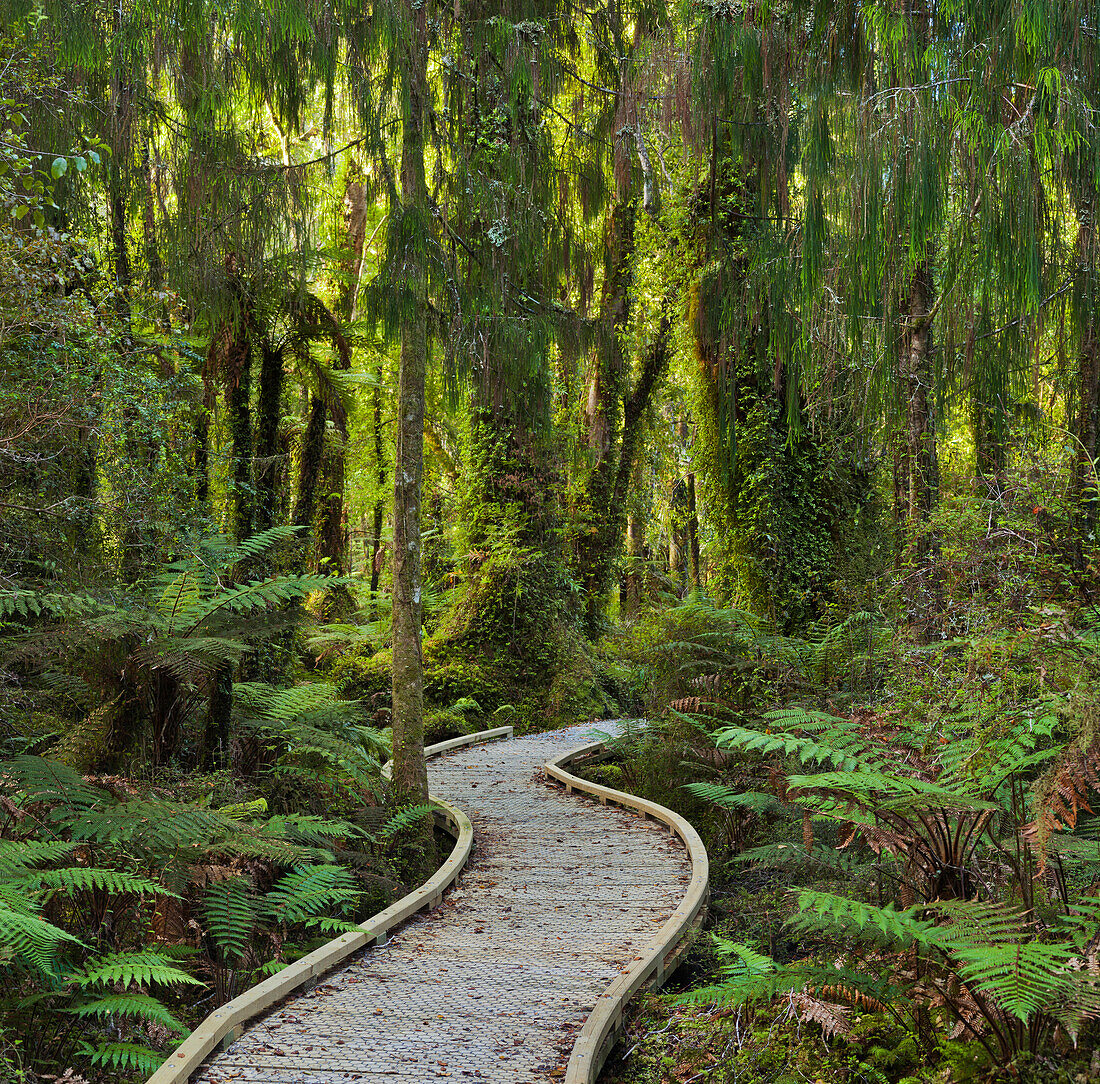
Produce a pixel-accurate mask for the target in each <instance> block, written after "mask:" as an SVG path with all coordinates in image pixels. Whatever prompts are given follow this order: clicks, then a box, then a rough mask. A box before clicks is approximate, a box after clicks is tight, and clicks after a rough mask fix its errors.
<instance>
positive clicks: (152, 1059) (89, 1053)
mask: <svg viewBox="0 0 1100 1084" xmlns="http://www.w3.org/2000/svg"><path fill="white" fill-rule="evenodd" d="M80 1053H81V1055H82V1056H83V1057H85V1058H87V1059H88V1063H89V1064H90V1065H92V1066H94V1067H95V1068H97V1069H112V1070H114V1071H116V1072H127V1073H140V1074H141V1075H142V1076H152V1074H153V1073H155V1072H156V1071H157V1070H158V1069H159V1068H160V1067H161V1066H162V1065H163V1064H164V1062H165V1060H166V1059H167V1055H165V1054H158V1053H157V1052H156V1051H155V1050H150V1049H149V1048H148V1047H147V1046H141V1045H140V1044H139V1043H103V1044H101V1045H100V1046H92V1045H91V1043H87V1042H82V1043H81V1050H80Z"/></svg>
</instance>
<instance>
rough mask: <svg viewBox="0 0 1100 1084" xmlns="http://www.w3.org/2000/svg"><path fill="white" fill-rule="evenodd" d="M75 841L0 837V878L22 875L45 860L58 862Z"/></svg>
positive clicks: (70, 849) (69, 850)
mask: <svg viewBox="0 0 1100 1084" xmlns="http://www.w3.org/2000/svg"><path fill="white" fill-rule="evenodd" d="M75 849H76V844H75V843H66V842H64V841H63V840H53V839H0V879H2V880H8V879H10V878H14V877H23V876H25V875H27V874H29V873H30V872H31V871H32V870H33V869H34V868H35V867H37V866H40V865H42V864H43V863H45V862H58V861H60V860H61V859H62V858H65V857H66V856H68V855H69V854H71V853H72V851H74V850H75Z"/></svg>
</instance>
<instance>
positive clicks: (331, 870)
mask: <svg viewBox="0 0 1100 1084" xmlns="http://www.w3.org/2000/svg"><path fill="white" fill-rule="evenodd" d="M358 899H359V889H358V886H357V884H356V881H355V876H354V874H352V872H351V871H350V870H348V869H346V868H345V867H343V866H334V865H327V866H306V867H303V868H299V869H295V870H292V871H291V872H290V873H287V874H285V875H284V876H282V877H280V878H279V880H278V881H276V882H275V884H274V885H273V886H272V887H271V889H270V890H269V891H268V892H267V894H266V895H265V896H263V897H262V898H261V899H260V900H259V904H258V906H259V910H260V911H261V913H263V914H266V915H270V916H271V917H272V918H274V919H275V920H276V921H277V922H281V923H284V924H288V925H289V924H291V923H294V922H299V921H303V920H305V919H309V918H313V917H315V916H317V915H320V914H321V913H322V912H324V911H328V910H333V909H337V908H338V909H340V910H346V909H347V908H349V907H351V906H353V905H354V904H355V902H356V901H357V900H358Z"/></svg>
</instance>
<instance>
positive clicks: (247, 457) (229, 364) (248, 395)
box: [224, 324, 255, 542]
mask: <svg viewBox="0 0 1100 1084" xmlns="http://www.w3.org/2000/svg"><path fill="white" fill-rule="evenodd" d="M226 334H227V335H228V336H229V338H228V341H227V352H226V354H225V362H224V364H225V379H226V392H225V399H226V413H227V415H228V420H229V441H230V458H231V464H230V471H229V508H230V523H231V529H232V533H233V537H234V538H235V539H236V540H237V541H238V542H241V541H243V540H244V539H246V538H247V537H248V536H249V535H250V534H251V533H252V526H253V522H254V516H255V491H254V489H253V483H252V341H251V339H250V338H249V335H248V331H247V329H246V328H245V327H244V326H243V324H242V325H240V326H238V327H237V328H236V329H235V330H234V331H233V332H232V333H230V332H229V331H228V329H227V331H226Z"/></svg>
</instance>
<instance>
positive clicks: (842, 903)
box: [788, 888, 940, 947]
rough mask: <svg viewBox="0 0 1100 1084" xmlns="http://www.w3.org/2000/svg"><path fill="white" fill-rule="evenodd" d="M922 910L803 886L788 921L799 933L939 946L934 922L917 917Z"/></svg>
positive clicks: (900, 945)
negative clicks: (795, 907)
mask: <svg viewBox="0 0 1100 1084" xmlns="http://www.w3.org/2000/svg"><path fill="white" fill-rule="evenodd" d="M923 911H924V908H921V907H919V906H918V907H910V908H908V909H907V910H904V911H899V910H897V909H896V908H895V907H894V906H893V904H888V905H887V906H886V907H876V906H874V905H873V904H869V903H863V902H861V901H859V900H854V899H850V898H849V897H847V896H837V895H834V894H833V893H831V892H818V891H815V890H813V889H808V888H804V889H801V890H799V892H798V913H797V914H795V915H793V916H792V917H791V918H790V919H789V920H788V924H789V925H790V926H791V928H792V929H794V930H796V931H797V932H800V933H811V932H812V933H828V934H830V935H838V934H839V935H848V936H853V937H863V938H866V937H868V936H870V937H871V938H873V939H874V940H875V941H878V942H885V943H886V944H889V945H892V946H896V947H907V946H909V945H912V944H914V943H915V944H918V945H922V946H925V947H936V946H938V945H939V943H940V939H939V937H938V936H937V933H936V927H935V925H934V924H933V923H932V922H930V921H927V920H924V919H920V918H918V917H917V916H918V915H919V914H921V913H923Z"/></svg>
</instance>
